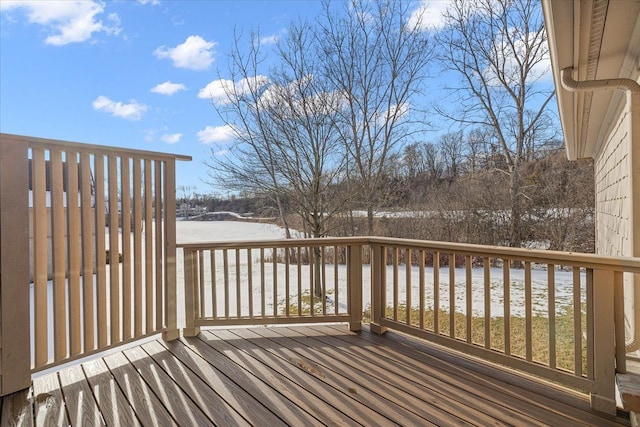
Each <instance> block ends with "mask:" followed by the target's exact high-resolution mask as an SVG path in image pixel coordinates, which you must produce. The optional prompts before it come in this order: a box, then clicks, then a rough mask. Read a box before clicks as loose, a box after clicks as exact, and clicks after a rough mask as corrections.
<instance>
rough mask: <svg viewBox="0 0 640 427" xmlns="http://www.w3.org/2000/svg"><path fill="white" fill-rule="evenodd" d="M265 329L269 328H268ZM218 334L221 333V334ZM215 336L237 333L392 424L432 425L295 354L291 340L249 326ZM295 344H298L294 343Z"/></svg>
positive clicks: (374, 393)
mask: <svg viewBox="0 0 640 427" xmlns="http://www.w3.org/2000/svg"><path fill="white" fill-rule="evenodd" d="M264 329H265V330H268V328H264ZM218 334H222V336H221V335H218ZM229 334H230V335H229ZM216 335H218V336H220V337H221V338H222V337H226V339H233V338H232V337H233V335H236V336H237V338H236V339H238V338H242V339H245V340H247V341H249V342H251V343H253V344H254V345H255V346H257V348H255V349H254V350H252V351H254V352H261V351H268V352H270V353H272V354H275V355H277V356H279V357H281V358H282V359H283V360H285V361H288V362H289V363H291V364H292V365H294V366H297V367H298V368H299V369H301V370H303V371H306V372H307V373H309V374H310V375H313V376H314V377H315V378H317V379H320V380H321V381H324V382H325V383H327V384H329V385H331V386H332V387H334V388H335V389H336V391H337V392H342V393H344V394H346V395H348V396H349V397H351V398H353V399H355V400H358V401H360V402H361V403H364V404H365V405H367V406H369V407H370V408H372V409H375V410H377V411H379V412H380V413H381V414H384V415H385V416H386V417H387V418H389V419H390V420H391V422H393V423H396V424H404V425H428V424H432V423H431V422H429V421H428V420H427V419H425V418H423V417H420V416H419V415H416V414H415V413H413V412H412V411H409V410H406V409H405V408H401V407H398V406H397V405H396V404H394V403H393V402H392V401H391V396H384V397H383V396H380V394H379V392H377V391H376V392H374V391H371V390H370V389H369V388H367V387H363V386H362V384H361V383H358V382H356V381H354V380H352V379H351V378H350V376H344V375H340V374H338V373H336V372H333V371H332V370H330V369H324V368H322V367H320V366H318V365H317V364H316V363H314V362H312V361H311V360H308V359H307V358H305V357H304V356H301V355H300V354H299V353H296V352H294V351H292V350H291V349H290V348H288V347H286V344H290V343H285V342H281V343H277V344H276V343H274V342H273V341H271V340H269V339H267V338H265V337H263V336H261V335H259V334H258V333H256V332H254V331H251V330H248V329H233V330H232V331H216ZM298 346H299V345H298ZM293 347H296V346H295V345H293ZM442 425H444V424H442Z"/></svg>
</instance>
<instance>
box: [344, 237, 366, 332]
mask: <svg viewBox="0 0 640 427" xmlns="http://www.w3.org/2000/svg"><path fill="white" fill-rule="evenodd" d="M347 251H348V252H347V269H348V273H347V277H348V281H349V282H348V284H347V286H348V288H349V294H348V295H349V301H348V306H349V315H350V316H351V319H350V320H349V330H350V331H352V332H357V331H360V330H361V329H362V246H360V245H350V246H348V247H347Z"/></svg>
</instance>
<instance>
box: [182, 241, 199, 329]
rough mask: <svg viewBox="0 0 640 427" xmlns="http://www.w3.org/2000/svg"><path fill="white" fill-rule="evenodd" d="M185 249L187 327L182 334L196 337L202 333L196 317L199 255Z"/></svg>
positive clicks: (185, 314) (185, 312)
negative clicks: (197, 263)
mask: <svg viewBox="0 0 640 427" xmlns="http://www.w3.org/2000/svg"><path fill="white" fill-rule="evenodd" d="M183 251H184V317H185V328H184V329H183V330H182V335H184V336H185V337H195V336H197V335H198V334H199V333H200V327H199V326H196V317H198V307H199V305H200V304H199V302H198V289H197V288H198V287H197V285H196V280H197V279H196V277H197V273H198V266H197V265H196V262H197V259H198V257H197V256H196V251H194V250H192V249H186V248H183Z"/></svg>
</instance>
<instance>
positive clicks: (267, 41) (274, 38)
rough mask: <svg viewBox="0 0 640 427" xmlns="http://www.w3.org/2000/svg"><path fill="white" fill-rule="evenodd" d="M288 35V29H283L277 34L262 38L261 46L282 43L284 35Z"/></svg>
mask: <svg viewBox="0 0 640 427" xmlns="http://www.w3.org/2000/svg"><path fill="white" fill-rule="evenodd" d="M286 33H287V29H286V28H283V29H281V30H280V31H278V32H277V33H275V34H271V35H268V36H264V37H260V44H261V45H269V44H276V43H278V42H279V41H280V37H282V35H283V34H286Z"/></svg>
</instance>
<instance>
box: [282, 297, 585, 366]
mask: <svg viewBox="0 0 640 427" xmlns="http://www.w3.org/2000/svg"><path fill="white" fill-rule="evenodd" d="M331 295H332V291H328V292H327V296H331ZM321 300H322V298H319V297H316V296H314V297H313V306H314V307H313V310H314V313H315V314H316V315H317V314H319V313H322V301H321ZM301 301H302V306H301V307H300V308H301V311H302V314H303V315H310V314H311V296H310V295H309V292H308V291H306V292H305V293H304V294H303V295H302V296H301ZM279 305H280V312H281V314H283V315H284V314H286V312H285V307H286V303H285V301H281V302H280V304H279ZM300 308H299V307H298V299H297V297H295V298H292V299H291V300H289V315H291V316H297V315H298V312H299V310H300ZM332 311H333V306H332V305H330V303H329V302H328V303H327V312H332ZM409 313H410V315H411V319H410V323H411V325H412V326H415V327H420V310H419V309H417V308H412V309H411V310H410V312H409ZM386 316H387V318H389V319H393V309H392V307H387V309H386ZM406 319H407V309H406V306H405V305H400V306H399V307H398V310H397V319H396V320H398V321H400V322H406ZM509 319H510V334H509V339H510V351H511V354H512V355H513V356H517V357H521V358H525V357H526V350H527V342H526V319H525V318H524V317H517V316H511V317H510V318H509ZM370 321H371V313H370V311H369V310H366V311H365V312H364V313H363V322H365V323H366V322H370ZM489 321H490V328H489V329H490V337H489V339H490V344H491V348H492V349H493V350H496V351H499V352H504V351H505V322H504V317H492V318H491V319H490V320H489ZM438 322H439V331H438V332H439V333H440V334H441V335H444V336H450V331H451V329H450V316H449V313H448V312H447V311H446V310H440V311H439V314H438ZM581 324H582V326H583V328H585V325H586V317H585V315H584V314H583V315H582V319H581ZM424 327H425V330H427V331H429V332H435V331H434V311H433V310H432V309H428V310H425V312H424ZM584 332H585V331H584V330H582V331H579V334H580V336H583V337H584ZM555 334H556V339H555V343H556V352H555V353H556V366H557V367H558V368H560V369H564V370H567V371H569V372H574V361H575V356H574V354H575V353H574V318H573V310H572V309H571V308H564V309H561V310H558V312H557V313H556V321H555ZM454 336H455V338H456V339H459V340H463V341H466V339H467V316H466V315H465V314H463V313H459V312H456V313H455V315H454ZM471 342H472V343H474V344H476V345H479V346H484V345H485V318H484V317H477V316H474V317H472V319H471ZM531 354H532V359H533V360H534V361H535V362H538V363H541V364H544V365H548V364H549V319H548V318H547V317H544V316H540V315H535V316H532V317H531ZM586 355H587V346H586V340H584V339H582V372H583V373H586V372H587V359H586V357H587V356H586Z"/></svg>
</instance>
